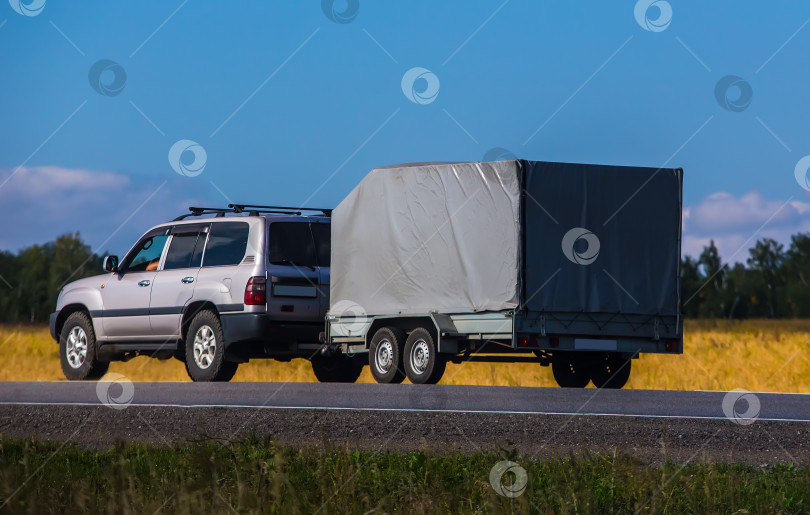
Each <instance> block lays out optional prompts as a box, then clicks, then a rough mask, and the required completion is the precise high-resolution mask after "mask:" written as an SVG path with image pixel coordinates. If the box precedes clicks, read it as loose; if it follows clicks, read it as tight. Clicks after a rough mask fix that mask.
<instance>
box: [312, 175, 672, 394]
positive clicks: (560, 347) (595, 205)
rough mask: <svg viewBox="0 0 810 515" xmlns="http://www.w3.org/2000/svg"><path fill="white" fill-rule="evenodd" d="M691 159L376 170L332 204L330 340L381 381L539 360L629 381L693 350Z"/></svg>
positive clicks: (618, 382)
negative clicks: (686, 198) (688, 266)
mask: <svg viewBox="0 0 810 515" xmlns="http://www.w3.org/2000/svg"><path fill="white" fill-rule="evenodd" d="M682 187H683V171H682V170H681V169H671V168H661V169H656V168H643V167H627V166H606V165H587V164H572V163H553V162H540V161H526V160H511V161H496V162H477V163H417V164H407V165H399V166H392V167H383V168H377V169H374V170H372V171H371V172H370V173H369V174H368V175H367V176H366V177H365V178H364V179H363V180H362V181H361V182H360V184H359V185H358V186H357V187H356V188H355V189H354V190H353V191H352V192H351V193H350V194H349V195H348V196H347V197H346V199H345V200H343V202H341V203H340V205H338V207H337V208H336V209H335V210H334V211H333V212H332V249H331V285H330V308H329V311H328V313H327V317H326V330H325V333H324V338H325V342H324V343H325V344H326V346H327V348H329V349H332V350H334V351H339V352H343V353H345V354H349V355H353V354H361V353H368V360H369V366H370V368H371V372H372V375H373V376H374V378H375V380H377V381H378V382H380V383H399V382H402V381H403V380H404V379H405V377H407V378H408V379H409V380H410V381H411V382H412V383H416V384H432V383H437V382H438V381H439V380H440V379H441V377H442V375H443V373H444V370H445V366H446V364H447V362H448V361H449V362H454V363H460V362H465V361H488V362H518V361H532V362H537V363H538V364H540V365H543V366H548V365H550V366H551V368H552V372H553V375H554V378H555V380H556V382H557V383H558V384H559V385H560V386H562V387H575V388H582V387H585V386H586V385H587V384H588V383H589V382H593V384H594V385H595V386H596V387H600V388H602V387H604V388H621V387H622V386H624V384H625V383H626V382H627V380H628V378H629V375H630V368H631V361H632V359H634V358H638V356H639V355H640V354H641V353H666V354H679V353H682V352H683V320H682V317H681V311H680V308H681V292H680V255H681V210H682Z"/></svg>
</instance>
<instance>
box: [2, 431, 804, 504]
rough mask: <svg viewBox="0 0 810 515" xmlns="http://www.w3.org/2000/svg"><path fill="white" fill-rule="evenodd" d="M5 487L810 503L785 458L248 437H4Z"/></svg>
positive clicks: (212, 498)
mask: <svg viewBox="0 0 810 515" xmlns="http://www.w3.org/2000/svg"><path fill="white" fill-rule="evenodd" d="M503 459H511V460H513V461H515V462H518V463H520V465H521V466H523V467H524V468H525V469H526V471H527V473H528V485H527V488H526V491H525V493H524V494H523V495H521V496H519V497H517V498H515V499H508V498H505V497H501V496H499V495H498V494H497V493H496V492H495V491H494V490H493V488H492V487H491V486H490V484H489V472H490V469H491V468H492V466H493V465H494V464H495V463H497V462H499V461H501V460H503ZM507 476H509V477H508V478H507V483H508V482H509V479H510V478H511V477H512V476H510V475H509V474H507ZM21 485H22V488H20V487H21ZM18 488H19V490H18ZM17 490H18V491H17ZM15 491H17V492H16V493H14V492H15ZM9 497H11V498H10V500H9V502H8V503H7V504H6V505H5V506H4V507H3V508H2V509H0V512H10V513H16V512H20V513H22V512H35V513H74V512H92V513H96V512H114V513H153V512H155V511H156V510H158V509H161V510H162V511H161V512H162V513H200V512H212V511H216V512H230V511H231V508H233V509H234V510H236V511H237V512H239V513H246V512H269V513H312V512H314V511H316V510H319V509H320V510H321V511H320V513H366V512H369V511H374V512H378V513H383V512H387V513H395V512H414V513H448V512H449V513H473V512H479V513H492V512H495V513H502V512H518V513H525V512H537V511H540V512H543V513H546V512H560V513H610V512H614V513H635V512H636V511H638V510H641V511H642V512H644V513H684V512H693V513H735V512H738V513H746V512H748V513H777V512H784V513H796V512H808V511H810V472H809V471H808V469H803V468H795V467H793V466H787V465H785V466H776V467H768V468H757V467H748V466H743V465H713V464H703V465H689V466H686V467H684V468H681V467H680V466H679V465H676V464H667V465H665V466H663V467H651V466H648V465H645V464H643V463H639V462H637V461H635V460H634V459H633V458H632V457H629V456H626V455H618V456H610V455H591V456H586V457H584V458H576V459H555V460H544V461H537V460H533V459H530V458H525V457H521V456H517V455H496V454H488V453H476V454H472V455H463V454H454V453H447V454H426V453H422V452H414V453H407V454H403V453H393V452H379V453H369V452H357V451H347V450H337V449H329V450H324V449H319V448H313V447H310V448H303V449H302V448H294V447H288V446H278V445H275V444H274V443H272V442H270V441H260V440H255V439H253V440H243V441H240V442H236V443H230V444H228V445H223V444H219V443H216V442H212V441H206V442H201V443H195V444H187V445H183V446H176V447H151V446H143V445H134V444H127V445H121V446H119V447H117V448H115V449H111V450H104V451H96V450H86V449H81V448H79V447H76V446H73V445H66V446H64V447H61V448H60V444H53V443H37V442H30V441H20V440H9V439H3V440H0V503H3V502H5V500H6V499H8V498H9Z"/></svg>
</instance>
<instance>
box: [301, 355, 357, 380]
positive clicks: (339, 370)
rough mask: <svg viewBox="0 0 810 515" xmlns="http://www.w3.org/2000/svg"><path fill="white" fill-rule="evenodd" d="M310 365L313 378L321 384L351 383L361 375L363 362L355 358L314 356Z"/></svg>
mask: <svg viewBox="0 0 810 515" xmlns="http://www.w3.org/2000/svg"><path fill="white" fill-rule="evenodd" d="M310 363H311V364H312V371H313V372H314V373H315V377H316V378H317V379H318V381H320V382H321V383H353V382H355V381H357V378H359V377H360V374H361V373H363V360H362V359H360V358H358V357H356V356H352V357H349V356H347V355H345V354H337V355H335V356H330V357H325V356H315V357H314V358H312V359H311V360H310Z"/></svg>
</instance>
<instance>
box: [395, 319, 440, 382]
mask: <svg viewBox="0 0 810 515" xmlns="http://www.w3.org/2000/svg"><path fill="white" fill-rule="evenodd" d="M402 362H403V366H404V367H405V374H406V375H407V376H408V379H409V380H410V381H411V382H412V383H413V384H436V383H438V382H439V380H441V378H442V375H444V369H445V368H446V367H447V360H446V359H445V357H444V356H442V355H441V354H439V348H438V346H437V345H436V342H435V340H434V339H433V335H432V334H431V333H430V331H428V330H427V329H425V328H424V327H418V328H416V329H414V330H413V332H411V334H410V335H408V340H407V341H406V342H405V350H404V353H403V355H402Z"/></svg>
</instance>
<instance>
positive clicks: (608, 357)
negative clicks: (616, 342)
mask: <svg viewBox="0 0 810 515" xmlns="http://www.w3.org/2000/svg"><path fill="white" fill-rule="evenodd" d="M631 361H632V359H631V358H629V357H624V356H623V355H622V354H621V353H618V352H608V353H606V354H600V355H597V356H594V359H593V360H592V361H591V362H590V367H591V380H592V381H593V384H594V385H595V386H596V387H597V388H611V389H619V388H622V387H623V386H624V385H625V384H627V380H628V379H630V363H631Z"/></svg>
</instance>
